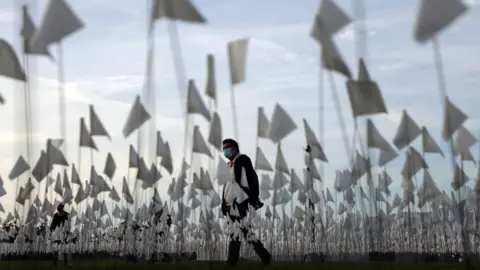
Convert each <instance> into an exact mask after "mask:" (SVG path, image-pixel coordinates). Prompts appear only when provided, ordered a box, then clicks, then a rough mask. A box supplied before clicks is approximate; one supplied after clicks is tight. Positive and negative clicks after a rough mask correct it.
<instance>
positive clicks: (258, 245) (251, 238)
mask: <svg viewBox="0 0 480 270" xmlns="http://www.w3.org/2000/svg"><path fill="white" fill-rule="evenodd" d="M242 233H243V237H244V238H245V239H246V240H247V241H248V243H249V244H250V245H252V246H253V250H255V253H257V255H258V257H260V260H262V262H263V263H264V264H270V262H271V261H272V255H271V254H270V252H268V250H267V249H266V248H265V247H264V246H263V244H262V242H261V241H260V239H255V238H256V237H255V235H254V234H253V232H251V233H249V228H243V229H242Z"/></svg>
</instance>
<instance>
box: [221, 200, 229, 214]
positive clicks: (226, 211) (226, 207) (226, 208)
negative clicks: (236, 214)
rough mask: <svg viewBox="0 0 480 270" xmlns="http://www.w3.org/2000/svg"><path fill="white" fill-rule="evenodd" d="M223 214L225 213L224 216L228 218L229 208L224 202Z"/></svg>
mask: <svg viewBox="0 0 480 270" xmlns="http://www.w3.org/2000/svg"><path fill="white" fill-rule="evenodd" d="M222 213H223V215H224V216H226V215H227V213H228V206H227V204H226V203H224V202H222Z"/></svg>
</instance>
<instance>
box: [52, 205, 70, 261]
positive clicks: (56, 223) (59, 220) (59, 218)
mask: <svg viewBox="0 0 480 270" xmlns="http://www.w3.org/2000/svg"><path fill="white" fill-rule="evenodd" d="M64 207H65V205H64V204H63V203H61V204H59V205H58V206H57V212H56V213H55V214H54V215H53V219H52V224H50V232H54V231H55V230H56V229H57V228H58V227H62V226H65V222H66V221H68V217H69V215H70V214H69V213H68V212H66V211H65V210H64ZM68 234H69V232H67V233H66V235H65V238H64V243H67V238H68ZM54 243H57V244H60V243H61V240H56V241H54ZM60 250H61V249H59V251H58V253H57V256H55V259H54V263H55V265H57V264H58V261H64V263H65V265H70V262H71V260H72V254H71V253H66V254H64V253H62V252H60ZM65 255H66V256H65Z"/></svg>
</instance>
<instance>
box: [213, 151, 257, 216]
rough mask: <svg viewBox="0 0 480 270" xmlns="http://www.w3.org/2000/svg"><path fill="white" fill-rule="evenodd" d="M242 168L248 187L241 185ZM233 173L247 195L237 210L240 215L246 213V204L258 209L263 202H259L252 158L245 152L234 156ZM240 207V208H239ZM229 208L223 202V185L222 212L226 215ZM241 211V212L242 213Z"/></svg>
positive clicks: (223, 194) (223, 196)
mask: <svg viewBox="0 0 480 270" xmlns="http://www.w3.org/2000/svg"><path fill="white" fill-rule="evenodd" d="M242 169H244V170H245V176H246V178H247V183H248V188H247V187H244V186H242V185H241V181H242ZM233 174H234V177H235V178H234V179H235V181H236V182H237V183H238V184H239V185H240V187H241V188H242V189H243V191H245V193H246V194H247V196H248V199H247V201H246V202H245V203H244V204H243V205H240V207H239V210H245V211H240V212H241V213H240V215H241V216H244V214H246V210H247V209H248V204H251V205H252V206H253V207H254V208H255V209H259V208H261V207H262V206H263V203H262V202H260V199H259V195H260V194H259V184H258V176H257V173H256V172H255V169H254V168H253V164H252V160H251V159H250V158H249V157H248V156H247V155H245V154H240V155H239V156H238V157H236V159H235V162H234V163H233ZM240 208H241V209H240ZM228 211H229V209H228V207H227V204H226V202H225V186H224V187H223V192H222V212H223V214H224V215H227V213H228ZM242 212H243V213H242Z"/></svg>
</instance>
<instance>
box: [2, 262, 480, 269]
mask: <svg viewBox="0 0 480 270" xmlns="http://www.w3.org/2000/svg"><path fill="white" fill-rule="evenodd" d="M463 268H464V266H463V264H460V263H456V264H451V263H401V262H397V263H385V262H379V263H365V262H352V263H342V262H335V263H332V262H328V263H288V262H282V263H280V262H274V263H272V264H271V265H269V266H264V265H262V264H261V263H260V262H241V263H239V264H238V265H237V266H235V267H232V266H228V265H226V264H225V263H223V262H200V261H197V262H183V263H177V264H145V263H130V262H127V261H120V260H103V261H73V262H72V265H71V266H66V265H63V264H59V265H58V266H55V265H54V264H53V261H37V262H35V261H9V262H0V269H1V270H30V269H72V270H73V269H79V270H80V269H81V270H96V269H99V270H100V269H102V270H103V269H108V270H110V269H111V270H128V269H132V270H147V269H161V270H170V269H171V270H174V269H186V270H212V269H213V270H223V269H225V270H227V269H245V270H247V269H248V270H256V269H259V270H260V269H285V270H287V269H288V270H290V269H291V270H295V269H301V270H367V269H368V270H425V269H427V270H428V269H432V270H460V269H463ZM475 268H477V267H475Z"/></svg>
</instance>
